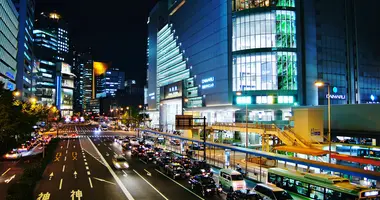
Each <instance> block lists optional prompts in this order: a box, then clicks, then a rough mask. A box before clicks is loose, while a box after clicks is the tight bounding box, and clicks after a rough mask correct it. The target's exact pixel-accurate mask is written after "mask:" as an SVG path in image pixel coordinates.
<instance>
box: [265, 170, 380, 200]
mask: <svg viewBox="0 0 380 200" xmlns="http://www.w3.org/2000/svg"><path fill="white" fill-rule="evenodd" d="M267 181H268V183H270V184H274V185H276V186H277V187H280V188H283V189H285V190H287V191H289V192H290V193H295V194H298V195H301V196H303V197H306V198H305V199H318V200H343V199H344V200H356V199H360V200H362V199H374V200H375V199H376V200H379V199H380V190H379V189H370V188H368V187H364V186H359V185H356V184H352V183H350V181H349V180H348V179H346V178H341V177H339V176H333V175H328V174H311V173H303V172H296V171H290V170H286V169H281V168H270V169H268V179H267Z"/></svg>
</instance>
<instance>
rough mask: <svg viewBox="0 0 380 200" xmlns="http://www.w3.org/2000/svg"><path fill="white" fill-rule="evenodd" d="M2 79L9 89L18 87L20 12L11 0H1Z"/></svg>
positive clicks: (0, 45)
mask: <svg viewBox="0 0 380 200" xmlns="http://www.w3.org/2000/svg"><path fill="white" fill-rule="evenodd" d="M0 2H1V4H0V16H1V20H0V55H1V56H0V81H1V82H3V83H4V87H5V88H6V89H9V90H15V89H16V73H17V62H16V56H17V45H18V40H17V36H18V31H19V27H18V25H19V22H18V13H17V11H16V8H15V6H14V4H13V2H12V1H11V0H1V1H0Z"/></svg>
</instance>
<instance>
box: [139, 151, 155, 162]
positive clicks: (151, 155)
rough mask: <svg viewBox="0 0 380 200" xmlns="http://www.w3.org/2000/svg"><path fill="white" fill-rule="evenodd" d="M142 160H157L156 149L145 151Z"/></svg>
mask: <svg viewBox="0 0 380 200" xmlns="http://www.w3.org/2000/svg"><path fill="white" fill-rule="evenodd" d="M142 160H144V161H145V162H147V163H148V162H154V161H156V156H155V152H154V151H145V152H144V154H143V155H142Z"/></svg>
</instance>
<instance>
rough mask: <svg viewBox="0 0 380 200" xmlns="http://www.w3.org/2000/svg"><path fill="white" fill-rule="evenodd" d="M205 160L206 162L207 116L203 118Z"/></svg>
mask: <svg viewBox="0 0 380 200" xmlns="http://www.w3.org/2000/svg"><path fill="white" fill-rule="evenodd" d="M203 160H204V161H205V162H206V116H203Z"/></svg>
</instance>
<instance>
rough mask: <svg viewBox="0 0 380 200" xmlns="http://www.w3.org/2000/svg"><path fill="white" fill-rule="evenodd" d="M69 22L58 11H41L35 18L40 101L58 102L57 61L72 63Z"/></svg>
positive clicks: (50, 103)
mask: <svg viewBox="0 0 380 200" xmlns="http://www.w3.org/2000/svg"><path fill="white" fill-rule="evenodd" d="M67 29H68V28H67V24H66V22H65V21H63V19H62V17H61V15H59V14H58V13H41V14H39V15H38V17H37V19H36V20H35V30H34V31H33V35H34V53H35V66H34V67H35V69H34V70H33V74H34V75H35V76H36V81H35V84H34V85H33V89H34V88H35V96H36V97H37V98H38V102H39V103H42V104H47V105H55V104H56V103H59V102H56V101H55V100H56V98H55V97H56V94H57V91H56V82H57V81H56V80H57V72H56V63H58V62H65V63H71V60H69V46H68V38H67V36H68V33H67Z"/></svg>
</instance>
